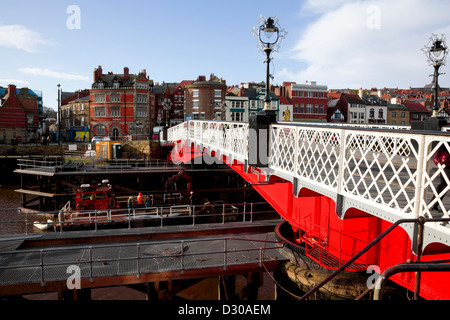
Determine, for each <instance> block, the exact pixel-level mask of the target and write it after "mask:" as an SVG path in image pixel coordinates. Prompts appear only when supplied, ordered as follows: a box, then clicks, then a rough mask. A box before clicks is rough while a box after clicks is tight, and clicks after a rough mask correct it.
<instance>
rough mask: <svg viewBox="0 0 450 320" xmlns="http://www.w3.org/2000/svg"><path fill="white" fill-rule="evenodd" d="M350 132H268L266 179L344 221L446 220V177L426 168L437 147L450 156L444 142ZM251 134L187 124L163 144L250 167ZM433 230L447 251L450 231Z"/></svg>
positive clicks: (410, 134)
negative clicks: (329, 208) (329, 201)
mask: <svg viewBox="0 0 450 320" xmlns="http://www.w3.org/2000/svg"><path fill="white" fill-rule="evenodd" d="M350 126H351V125H350V124H348V125H347V126H342V125H340V126H332V125H329V124H327V125H312V124H292V123H289V124H287V123H278V124H273V125H271V126H270V129H269V131H270V132H269V133H268V134H269V135H270V136H269V137H270V140H269V158H268V159H269V160H268V169H265V172H266V174H267V175H276V176H279V177H282V178H284V179H286V180H288V181H291V182H293V183H294V192H296V194H298V192H299V191H300V189H301V188H304V187H305V188H309V189H312V190H315V191H318V192H320V193H322V194H324V195H327V196H330V197H331V198H333V199H334V200H335V201H336V202H337V203H339V204H340V205H341V208H339V209H338V210H337V211H340V212H341V213H342V217H343V215H344V214H345V212H346V210H348V209H349V208H352V207H356V208H361V209H362V210H364V211H366V212H369V213H372V214H374V215H376V216H380V217H383V218H384V219H387V220H390V221H391V222H394V221H396V220H398V219H401V218H416V217H419V216H423V217H425V218H449V217H450V215H449V212H450V198H449V201H447V200H446V198H445V194H446V193H447V191H448V190H449V189H450V181H449V179H450V177H447V175H446V171H448V170H445V166H441V165H439V166H436V165H435V164H434V163H433V160H432V159H433V157H434V154H435V153H436V151H437V150H438V149H439V148H440V147H445V148H446V149H447V150H448V151H450V134H448V133H447V132H445V130H443V131H442V132H430V133H428V132H427V133H423V132H419V131H411V130H409V129H410V128H409V127H396V126H391V127H389V126H376V125H374V126H371V127H369V126H368V125H365V126H352V127H350ZM250 134H252V133H251V129H249V126H248V123H244V122H225V121H202V120H190V121H187V122H184V123H181V124H179V125H178V126H176V127H172V128H170V129H169V131H168V140H169V141H174V142H177V141H179V142H180V141H183V142H185V141H188V142H189V143H190V144H192V143H193V144H195V145H196V146H201V147H202V148H206V149H207V150H209V151H215V152H216V154H217V155H218V156H219V158H220V155H225V156H227V157H230V159H236V160H238V161H241V162H242V163H248V160H249V159H248V157H249V155H248V150H249V145H248V144H249V142H248V141H249V135H250ZM181 145H182V144H179V146H181ZM439 185H440V186H439ZM449 197H450V195H449ZM441 198H442V199H441ZM338 214H339V212H338ZM433 228H435V229H436V230H440V232H443V233H444V234H448V238H449V245H450V232H449V231H450V230H449V229H448V228H447V227H445V225H444V224H442V223H434V225H433Z"/></svg>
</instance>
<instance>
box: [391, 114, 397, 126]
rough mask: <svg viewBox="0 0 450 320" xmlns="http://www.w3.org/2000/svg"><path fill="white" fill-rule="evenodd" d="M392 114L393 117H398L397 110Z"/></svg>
mask: <svg viewBox="0 0 450 320" xmlns="http://www.w3.org/2000/svg"><path fill="white" fill-rule="evenodd" d="M392 116H393V117H396V116H397V112H395V111H392ZM393 124H395V123H393Z"/></svg>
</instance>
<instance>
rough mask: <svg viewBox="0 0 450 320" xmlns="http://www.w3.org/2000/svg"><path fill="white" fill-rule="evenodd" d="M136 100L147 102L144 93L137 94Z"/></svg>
mask: <svg viewBox="0 0 450 320" xmlns="http://www.w3.org/2000/svg"><path fill="white" fill-rule="evenodd" d="M136 102H137V103H147V102H148V97H147V95H146V94H138V95H137V96H136Z"/></svg>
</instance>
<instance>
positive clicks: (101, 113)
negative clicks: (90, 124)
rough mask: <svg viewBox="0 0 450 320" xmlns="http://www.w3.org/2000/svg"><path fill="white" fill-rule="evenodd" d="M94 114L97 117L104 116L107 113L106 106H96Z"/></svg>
mask: <svg viewBox="0 0 450 320" xmlns="http://www.w3.org/2000/svg"><path fill="white" fill-rule="evenodd" d="M94 111H95V112H94V114H95V116H96V117H104V116H105V115H106V114H105V107H95V109H94Z"/></svg>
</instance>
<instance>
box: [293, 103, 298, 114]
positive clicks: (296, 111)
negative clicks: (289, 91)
mask: <svg viewBox="0 0 450 320" xmlns="http://www.w3.org/2000/svg"><path fill="white" fill-rule="evenodd" d="M294 112H295V113H298V103H296V104H295V105H294Z"/></svg>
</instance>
